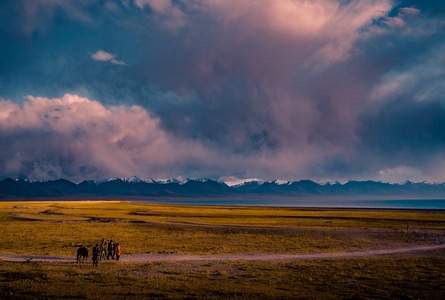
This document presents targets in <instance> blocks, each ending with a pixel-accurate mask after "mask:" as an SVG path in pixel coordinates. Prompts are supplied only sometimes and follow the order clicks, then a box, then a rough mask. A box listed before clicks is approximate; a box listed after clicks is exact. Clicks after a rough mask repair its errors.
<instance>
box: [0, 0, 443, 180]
mask: <svg viewBox="0 0 445 300" xmlns="http://www.w3.org/2000/svg"><path fill="white" fill-rule="evenodd" d="M0 17H1V18H0V40H1V46H0V97H1V101H0V109H1V110H0V143H1V145H2V147H1V150H0V154H1V156H0V177H3V178H4V177H8V176H9V177H27V178H30V179H51V178H60V177H63V178H67V179H72V180H76V181H80V180H82V179H99V178H103V177H110V176H114V177H123V176H131V175H137V176H140V177H142V178H146V177H153V178H167V177H211V178H215V179H218V178H226V179H228V180H230V181H232V182H237V181H238V180H239V179H243V178H258V179H263V180H270V179H287V180H298V179H313V180H316V181H335V180H339V181H343V180H348V179H361V180H363V179H373V180H382V181H390V182H401V181H405V180H414V181H424V180H425V181H445V171H443V170H445V151H444V150H445V133H444V130H445V110H444V109H445V106H444V105H445V96H444V95H445V83H444V82H445V54H444V53H445V34H444V32H445V21H444V20H445V6H444V5H443V4H441V3H440V1H398V2H395V1H389V0H373V1H358V0H357V1H334V0H316V1H303V0H252V1H250V0H246V1H228V0H108V1H74V0H65V1H62V0H34V1H26V0H16V1H3V2H2V3H1V4H0Z"/></svg>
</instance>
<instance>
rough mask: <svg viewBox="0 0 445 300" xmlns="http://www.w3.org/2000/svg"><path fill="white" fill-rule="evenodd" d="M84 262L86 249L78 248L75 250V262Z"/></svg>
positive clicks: (86, 255) (86, 254) (86, 256)
mask: <svg viewBox="0 0 445 300" xmlns="http://www.w3.org/2000/svg"><path fill="white" fill-rule="evenodd" d="M86 260H88V248H87V247H85V246H80V248H79V249H77V262H78V263H79V262H80V261H82V262H85V261H86Z"/></svg>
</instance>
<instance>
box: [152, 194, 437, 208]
mask: <svg viewBox="0 0 445 300" xmlns="http://www.w3.org/2000/svg"><path fill="white" fill-rule="evenodd" d="M143 202H149V203H159V204H182V205H227V206H280V207H316V208H377V209H435V210H436V209H437V210H440V209H445V199H375V200H374V199H345V198H327V199H321V198H309V199H306V198H287V197H283V198H252V199H233V198H221V199H202V198H179V199H163V198H156V199H151V200H149V201H143Z"/></svg>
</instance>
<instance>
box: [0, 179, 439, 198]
mask: <svg viewBox="0 0 445 300" xmlns="http://www.w3.org/2000/svg"><path fill="white" fill-rule="evenodd" d="M260 196H261V197H262V196H277V197H278V196H284V197H332V196H341V197H378V198H382V197H388V198H395V197H399V198H401V199H402V198H419V199H427V198H445V184H444V183H437V184H433V183H424V182H421V183H413V182H406V183H404V184H391V183H384V182H377V181H349V182H346V183H344V184H341V183H333V184H332V183H327V184H318V183H316V182H313V181H310V180H301V181H288V182H279V181H268V182H259V181H252V182H246V183H243V184H240V185H236V186H228V185H227V184H225V183H224V182H220V181H215V180H211V179H187V180H184V181H178V180H174V179H173V180H163V181H156V180H153V179H147V180H142V179H139V178H137V177H129V178H109V179H105V180H100V181H93V180H86V181H83V182H81V183H79V184H75V183H73V182H70V181H68V180H65V179H58V180H52V181H28V180H24V179H11V178H7V179H4V180H1V181H0V200H27V199H30V200H34V199H108V198H110V199H112V198H148V197H150V198H152V197H163V198H166V197H171V198H204V197H213V198H214V197H218V198H224V197H260Z"/></svg>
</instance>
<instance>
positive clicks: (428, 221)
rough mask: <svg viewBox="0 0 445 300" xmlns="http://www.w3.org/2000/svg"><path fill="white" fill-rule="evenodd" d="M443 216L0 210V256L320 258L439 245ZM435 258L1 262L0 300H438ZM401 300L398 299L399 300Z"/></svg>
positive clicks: (104, 206)
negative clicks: (102, 248)
mask: <svg viewBox="0 0 445 300" xmlns="http://www.w3.org/2000/svg"><path fill="white" fill-rule="evenodd" d="M444 233H445V212H442V211H435V212H431V211H378V210H344V209H343V210H324V209H293V208H255V207H206V206H178V205H151V204H150V205H148V204H138V203H129V202H22V203H0V253H3V254H12V253H15V254H47V255H70V256H71V255H72V256H74V255H75V250H76V248H77V245H80V244H85V245H89V246H92V245H94V244H95V243H98V242H100V241H101V240H102V239H103V238H105V239H113V240H117V241H119V242H120V243H121V244H122V247H123V251H124V255H125V254H130V253H144V252H154V253H157V252H174V253H188V254H214V253H294V254H296V253H320V252H337V251H354V250H363V249H369V248H372V249H377V248H392V247H400V246H407V245H416V244H433V243H438V242H441V241H444V240H445V239H444ZM443 254H444V251H437V252H431V253H423V254H422V253H420V254H416V255H414V254H410V255H398V256H392V257H387V258H386V257H381V258H372V259H371V258H369V259H332V260H325V261H323V260H307V261H282V262H247V261H235V262H175V263H173V262H172V263H168V262H160V263H149V262H148V263H146V264H139V265H132V264H125V263H124V264H121V263H116V262H105V263H101V264H100V266H99V268H93V267H92V266H91V265H90V264H87V265H77V264H74V263H59V264H44V263H7V262H0V291H1V292H0V299H34V298H43V299H51V298H56V299H59V298H67V299H102V298H103V299H125V298H131V299H157V298H173V299H174V298H177V299H231V298H246V299H272V298H279V299H283V298H297V299H410V298H409V297H412V298H414V299H416V298H419V299H440V297H442V295H443V294H444V289H445V286H444V285H443V280H444V279H445V258H444V255H443ZM403 297H405V298H403Z"/></svg>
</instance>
